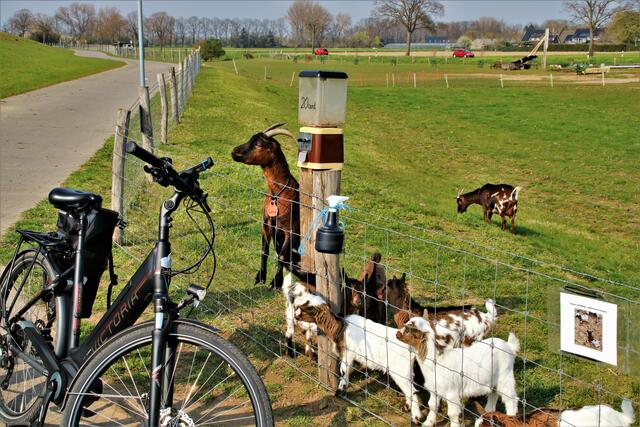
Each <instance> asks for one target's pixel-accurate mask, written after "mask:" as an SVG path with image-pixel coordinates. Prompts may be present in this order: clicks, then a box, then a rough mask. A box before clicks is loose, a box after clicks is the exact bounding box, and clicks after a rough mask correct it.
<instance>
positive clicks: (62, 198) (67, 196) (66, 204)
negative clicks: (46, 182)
mask: <svg viewBox="0 0 640 427" xmlns="http://www.w3.org/2000/svg"><path fill="white" fill-rule="evenodd" d="M49 203H51V204H52V205H53V206H54V207H55V208H57V209H61V210H63V211H70V212H79V211H82V210H91V209H93V208H99V207H100V206H101V205H102V196H100V195H98V194H93V193H87V192H86V191H80V190H74V189H72V188H54V189H53V190H51V192H50V193H49Z"/></svg>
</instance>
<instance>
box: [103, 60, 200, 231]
mask: <svg viewBox="0 0 640 427" xmlns="http://www.w3.org/2000/svg"><path fill="white" fill-rule="evenodd" d="M200 67H201V58H200V51H199V50H195V51H193V52H191V53H189V54H188V55H187V56H185V58H184V60H183V61H182V62H181V63H180V64H179V65H178V66H177V68H176V67H170V68H169V70H168V72H167V73H166V74H165V73H159V74H158V75H157V76H156V77H157V82H156V83H154V84H153V85H152V86H151V87H149V88H140V93H139V97H138V100H137V101H136V102H135V103H134V104H133V105H131V106H129V107H128V108H123V109H120V110H119V111H118V115H117V120H116V126H115V129H116V130H115V135H114V144H113V164H112V189H111V205H112V209H113V210H114V211H116V212H118V213H119V214H120V215H121V216H123V217H125V218H126V217H127V216H128V214H129V210H130V209H133V208H134V202H133V201H134V200H135V199H136V197H137V195H138V193H139V192H140V191H141V190H142V186H143V185H144V180H145V178H144V172H143V171H142V167H141V166H140V165H139V164H135V165H132V164H131V159H132V157H131V156H126V155H125V146H126V144H127V142H128V141H138V142H139V143H140V145H141V146H142V147H143V148H145V149H147V150H148V151H151V152H154V153H155V152H156V151H157V150H158V148H159V146H160V145H162V144H167V142H168V131H169V125H170V124H177V123H179V121H180V118H181V117H182V114H183V112H184V110H185V108H186V104H187V101H188V99H189V97H190V96H191V93H192V91H193V87H194V85H195V81H196V76H197V75H198V73H199V72H200ZM154 93H157V97H155V98H150V94H154ZM152 101H153V102H152ZM125 235H126V234H125ZM115 241H116V243H117V244H122V243H123V233H122V231H120V230H118V231H117V234H116V236H115Z"/></svg>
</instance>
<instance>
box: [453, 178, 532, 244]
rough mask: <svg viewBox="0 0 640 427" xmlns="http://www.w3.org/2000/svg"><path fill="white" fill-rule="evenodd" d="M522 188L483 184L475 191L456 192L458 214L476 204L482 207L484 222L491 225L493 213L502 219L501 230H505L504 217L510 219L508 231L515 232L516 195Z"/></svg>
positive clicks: (505, 222) (505, 221)
mask: <svg viewBox="0 0 640 427" xmlns="http://www.w3.org/2000/svg"><path fill="white" fill-rule="evenodd" d="M521 189H522V187H515V188H514V187H512V186H510V185H508V184H485V185H483V186H482V187H480V188H478V189H477V190H473V191H471V192H469V193H465V194H462V191H463V190H462V189H460V191H458V195H457V196H456V202H457V203H458V213H464V212H466V211H467V208H468V207H469V205H472V204H474V203H475V204H478V205H480V206H482V212H484V222H486V223H487V224H490V223H491V216H493V214H494V213H496V214H498V215H500V218H502V229H503V230H506V229H507V220H506V219H505V216H508V217H509V218H511V227H510V228H509V231H510V232H511V233H514V232H515V229H516V213H517V212H518V193H519V192H520V190H521Z"/></svg>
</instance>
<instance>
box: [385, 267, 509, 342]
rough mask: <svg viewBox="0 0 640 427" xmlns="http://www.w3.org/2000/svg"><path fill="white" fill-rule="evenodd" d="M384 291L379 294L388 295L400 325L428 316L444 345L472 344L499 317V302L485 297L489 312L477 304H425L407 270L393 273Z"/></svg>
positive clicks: (394, 316) (398, 325)
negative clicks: (413, 293)
mask: <svg viewBox="0 0 640 427" xmlns="http://www.w3.org/2000/svg"><path fill="white" fill-rule="evenodd" d="M381 292H382V295H379V297H380V298H381V299H383V298H384V297H385V296H386V298H387V301H388V303H389V306H390V307H391V309H392V311H393V312H394V315H393V320H394V321H395V323H396V327H397V328H398V329H401V328H402V327H403V326H404V324H405V323H406V322H407V321H408V320H409V319H410V318H411V317H424V318H426V319H428V320H429V322H430V323H431V327H432V328H433V329H434V330H435V331H436V343H437V344H438V345H439V346H442V347H449V348H453V347H461V346H469V345H471V344H473V343H474V342H475V341H480V340H482V339H483V338H484V337H485V336H487V334H488V333H489V332H490V331H491V330H492V329H493V327H494V326H495V324H496V318H497V317H498V311H497V310H496V305H495V303H494V301H493V300H491V299H488V300H486V301H485V304H484V305H485V307H486V309H487V312H486V313H484V312H482V311H480V310H478V309H477V308H475V307H459V306H435V307H424V306H422V305H421V304H420V303H418V302H417V301H416V300H414V299H413V298H411V296H410V294H409V289H408V287H407V281H406V274H403V275H402V277H400V278H397V277H396V276H393V278H392V279H390V280H389V281H387V284H386V288H384V289H382V290H381ZM385 293H386V295H385Z"/></svg>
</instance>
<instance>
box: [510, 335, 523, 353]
mask: <svg viewBox="0 0 640 427" xmlns="http://www.w3.org/2000/svg"><path fill="white" fill-rule="evenodd" d="M507 344H508V345H509V347H511V350H513V352H514V353H516V354H518V352H520V340H519V339H518V337H516V334H514V333H513V332H509V340H507Z"/></svg>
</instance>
